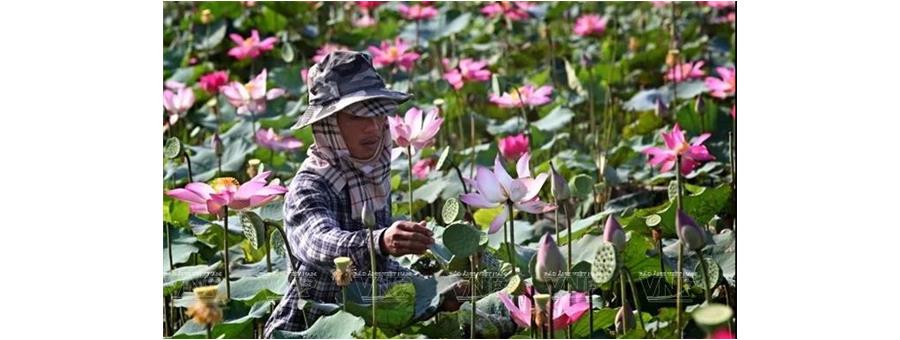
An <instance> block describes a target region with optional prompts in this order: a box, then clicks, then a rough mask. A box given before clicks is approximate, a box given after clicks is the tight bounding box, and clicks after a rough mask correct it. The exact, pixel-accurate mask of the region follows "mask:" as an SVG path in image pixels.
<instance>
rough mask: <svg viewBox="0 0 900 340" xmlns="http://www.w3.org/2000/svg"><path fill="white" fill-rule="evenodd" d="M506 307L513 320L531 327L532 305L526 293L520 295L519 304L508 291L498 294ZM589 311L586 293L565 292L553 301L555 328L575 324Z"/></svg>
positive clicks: (523, 325) (525, 326)
mask: <svg viewBox="0 0 900 340" xmlns="http://www.w3.org/2000/svg"><path fill="white" fill-rule="evenodd" d="M497 297H499V298H500V301H502V302H503V305H504V306H506V309H507V310H509V314H510V316H512V319H513V321H514V322H515V323H516V324H517V325H519V327H522V328H529V327H531V314H532V313H533V311H532V305H531V299H530V298H529V297H528V296H526V295H524V294H523V295H519V297H518V300H519V305H518V306H516V305H515V304H513V302H512V299H511V298H510V296H509V294H508V293H506V292H501V293H499V294H497ZM587 311H588V302H587V297H586V296H585V294H584V293H579V292H574V293H569V292H567V293H565V294H563V295H561V296H560V297H559V298H558V299H556V300H554V301H553V315H552V317H551V318H552V319H553V329H563V328H566V327H567V326H569V325H571V324H574V323H575V322H576V321H578V319H580V318H581V317H582V316H583V315H584V314H585V313H586V312H587Z"/></svg>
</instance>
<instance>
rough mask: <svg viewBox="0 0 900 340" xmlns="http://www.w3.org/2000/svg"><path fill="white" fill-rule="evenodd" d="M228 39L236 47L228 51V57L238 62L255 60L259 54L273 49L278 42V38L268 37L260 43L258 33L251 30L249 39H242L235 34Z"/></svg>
mask: <svg viewBox="0 0 900 340" xmlns="http://www.w3.org/2000/svg"><path fill="white" fill-rule="evenodd" d="M229 37H231V40H232V41H234V42H235V43H236V44H237V46H235V47H232V48H231V49H230V50H228V55H230V56H232V57H235V58H237V59H238V60H244V59H247V58H256V57H258V56H259V55H260V54H263V53H264V52H266V51H269V50H271V49H273V48H275V43H276V42H278V38H276V37H268V38H266V39H265V40H263V41H260V40H259V32H257V31H256V30H252V31H251V32H250V37H248V38H247V39H244V38H243V37H241V36H240V35H239V34H236V33H232V34H231V35H230V36H229Z"/></svg>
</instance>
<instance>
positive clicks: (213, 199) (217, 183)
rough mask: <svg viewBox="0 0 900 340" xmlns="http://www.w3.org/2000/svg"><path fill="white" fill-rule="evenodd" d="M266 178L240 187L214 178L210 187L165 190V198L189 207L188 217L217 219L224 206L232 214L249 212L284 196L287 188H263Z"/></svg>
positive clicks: (258, 177)
mask: <svg viewBox="0 0 900 340" xmlns="http://www.w3.org/2000/svg"><path fill="white" fill-rule="evenodd" d="M269 174H271V172H270V171H266V172H263V173H261V174H259V175H256V177H253V179H251V180H250V181H249V182H247V183H244V184H242V185H241V184H239V183H238V181H237V180H236V179H234V178H231V177H220V178H216V179H214V180H213V181H212V185H209V184H206V183H203V182H194V183H189V184H188V185H186V186H185V187H184V188H183V189H180V188H179V189H172V190H169V191H168V192H166V194H167V195H169V196H171V197H173V198H176V199H178V200H181V201H185V202H188V203H190V208H191V212H192V213H195V214H212V215H215V216H217V217H220V218H221V217H223V212H224V211H223V207H225V206H228V207H229V208H231V209H234V210H243V209H250V208H254V207H258V206H260V205H263V204H266V203H268V202H269V201H272V200H273V199H275V198H276V197H278V195H282V194H284V193H285V192H287V188H285V187H283V186H281V185H278V184H272V183H270V184H269V185H266V178H268V177H269Z"/></svg>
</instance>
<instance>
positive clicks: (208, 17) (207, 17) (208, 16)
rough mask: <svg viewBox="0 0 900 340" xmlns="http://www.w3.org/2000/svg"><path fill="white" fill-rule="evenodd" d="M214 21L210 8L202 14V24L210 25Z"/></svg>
mask: <svg viewBox="0 0 900 340" xmlns="http://www.w3.org/2000/svg"><path fill="white" fill-rule="evenodd" d="M212 19H213V15H212V12H211V11H210V10H209V9H208V8H207V9H204V10H203V11H201V12H200V22H202V23H204V24H208V23H209V22H210V21H212Z"/></svg>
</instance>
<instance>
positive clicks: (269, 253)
mask: <svg viewBox="0 0 900 340" xmlns="http://www.w3.org/2000/svg"><path fill="white" fill-rule="evenodd" d="M265 234H266V239H265V240H264V242H265V244H266V271H268V272H269V273H271V272H272V243H271V242H269V239H270V238H272V234H271V233H269V230H268V229H266V230H265Z"/></svg>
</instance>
